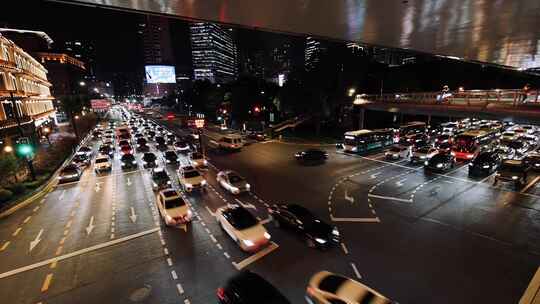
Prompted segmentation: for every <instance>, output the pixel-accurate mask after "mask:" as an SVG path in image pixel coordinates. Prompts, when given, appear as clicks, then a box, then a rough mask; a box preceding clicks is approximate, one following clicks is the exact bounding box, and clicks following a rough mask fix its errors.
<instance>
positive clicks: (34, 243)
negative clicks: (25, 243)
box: [29, 228, 43, 251]
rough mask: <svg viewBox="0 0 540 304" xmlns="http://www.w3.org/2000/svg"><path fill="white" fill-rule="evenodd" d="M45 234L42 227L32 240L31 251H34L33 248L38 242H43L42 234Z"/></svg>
mask: <svg viewBox="0 0 540 304" xmlns="http://www.w3.org/2000/svg"><path fill="white" fill-rule="evenodd" d="M42 234H43V228H41V230H39V232H38V234H37V235H36V238H35V239H34V240H33V241H31V242H30V250H29V251H32V249H34V248H35V247H36V246H37V245H38V244H39V242H41V235H42Z"/></svg>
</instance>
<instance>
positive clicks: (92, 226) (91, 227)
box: [86, 216, 95, 235]
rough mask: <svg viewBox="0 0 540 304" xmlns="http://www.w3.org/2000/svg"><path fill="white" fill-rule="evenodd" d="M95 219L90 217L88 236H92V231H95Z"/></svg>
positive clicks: (87, 229)
mask: <svg viewBox="0 0 540 304" xmlns="http://www.w3.org/2000/svg"><path fill="white" fill-rule="evenodd" d="M94 227H95V226H94V217H93V216H92V217H90V224H88V227H86V235H90V233H92V230H94Z"/></svg>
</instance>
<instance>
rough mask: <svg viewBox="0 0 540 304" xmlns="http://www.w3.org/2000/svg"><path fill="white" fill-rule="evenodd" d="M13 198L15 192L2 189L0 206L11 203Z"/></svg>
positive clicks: (0, 190)
mask: <svg viewBox="0 0 540 304" xmlns="http://www.w3.org/2000/svg"><path fill="white" fill-rule="evenodd" d="M12 197H13V192H11V191H9V190H7V189H0V204H2V203H5V202H7V201H9V200H10V199H11V198H12Z"/></svg>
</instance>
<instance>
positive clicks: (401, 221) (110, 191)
mask: <svg viewBox="0 0 540 304" xmlns="http://www.w3.org/2000/svg"><path fill="white" fill-rule="evenodd" d="M169 125H170V124H169ZM173 129H174V130H175V131H176V132H181V130H180V129H179V128H173ZM208 135H209V136H210V137H214V136H215V133H214V132H208ZM93 145H94V147H95V149H97V145H98V144H97V143H93ZM307 147H308V146H304V145H299V144H290V143H282V142H277V141H268V142H262V143H254V144H251V145H248V146H245V147H244V148H243V150H242V151H241V152H238V153H222V152H220V151H217V150H213V149H209V150H208V152H209V153H208V154H209V162H210V165H209V167H208V168H207V170H204V171H203V174H204V176H205V177H206V179H207V181H208V183H209V187H208V190H207V191H206V192H203V193H200V194H199V193H193V194H191V193H189V194H185V195H186V197H187V198H188V200H189V202H190V205H191V208H192V210H193V211H194V213H195V217H194V220H193V222H192V223H191V224H189V225H188V226H187V227H185V229H182V228H169V227H166V226H165V225H164V224H163V221H161V219H160V218H159V214H158V213H157V209H156V205H155V202H154V200H155V197H154V193H153V191H152V189H151V184H150V183H151V180H150V176H149V173H148V171H147V170H144V169H142V163H141V160H140V156H137V158H138V162H139V169H137V170H131V171H123V170H122V169H121V168H120V163H119V160H118V157H116V158H115V161H114V164H113V170H112V172H111V173H105V174H102V175H96V174H95V173H94V171H93V168H88V169H87V170H86V171H85V173H84V175H83V178H82V179H81V181H79V182H76V183H70V184H65V185H59V186H57V187H55V188H54V189H53V190H52V191H51V192H50V193H48V194H47V195H46V196H45V197H44V198H43V199H40V200H38V201H36V202H34V203H33V204H31V205H29V206H28V207H27V208H25V209H23V210H20V211H18V212H17V213H15V214H13V215H11V216H9V217H8V218H5V219H2V220H1V221H0V259H1V261H2V262H1V263H0V294H1V295H2V301H7V302H6V303H40V302H41V303H74V302H77V303H95V302H96V301H100V302H103V303H113V302H114V303H132V302H138V303H201V304H203V303H215V302H216V297H215V290H216V288H217V287H220V286H222V284H223V283H224V282H225V281H226V280H227V278H228V277H230V276H231V275H233V274H234V273H235V272H237V271H238V269H250V270H252V271H254V272H257V273H259V274H261V275H262V276H263V277H265V278H266V279H268V280H269V281H270V282H271V283H273V284H274V285H275V286H276V287H278V289H280V290H281V291H282V292H283V293H284V294H285V295H286V296H287V297H288V298H289V299H290V300H291V302H292V303H303V302H305V301H304V291H305V286H306V283H307V280H308V279H309V277H310V276H311V275H312V274H313V273H315V272H317V271H319V270H323V269H325V270H329V271H333V272H337V273H341V274H344V275H347V276H350V277H352V278H355V279H357V280H359V281H361V282H363V283H365V284H367V285H369V286H371V287H372V288H374V289H377V290H378V291H380V292H381V293H383V294H385V295H386V296H387V297H390V298H392V299H395V300H396V301H398V302H399V303H517V302H518V301H519V298H520V297H521V295H522V294H523V292H524V291H525V289H526V288H527V285H528V284H529V281H530V280H531V278H532V276H533V274H534V273H535V272H536V270H537V268H538V265H539V264H540V213H539V211H540V188H537V187H536V184H531V185H530V186H529V187H527V188H526V189H525V191H522V192H515V191H513V190H512V189H510V188H508V187H505V186H504V185H497V186H496V187H493V186H492V178H493V177H488V178H486V179H481V180H474V179H470V178H468V177H467V168H466V166H463V165H461V166H458V167H456V168H455V169H454V170H453V171H450V172H448V173H446V174H425V173H424V171H423V169H422V167H421V166H420V165H411V164H409V163H408V162H407V161H397V162H387V161H385V160H384V158H383V155H382V154H376V155H370V156H365V157H361V156H354V155H345V154H341V153H339V151H336V150H335V148H334V147H331V146H328V147H325V146H322V148H323V149H326V150H328V152H329V153H330V157H329V160H328V162H327V163H326V164H324V165H320V166H300V165H298V164H297V163H296V162H295V160H294V159H293V157H292V156H293V154H294V153H295V152H297V151H299V150H301V149H305V148H307ZM158 153H159V152H158ZM184 161H185V159H184ZM162 165H164V164H163V163H162ZM175 169H176V168H175V167H173V166H168V167H167V170H168V172H169V175H170V176H171V177H174V178H173V180H174V181H175V183H174V186H175V187H178V185H177V183H176V180H177V179H176V174H175ZM223 169H233V170H236V171H237V172H239V173H240V174H241V175H243V176H245V177H246V178H247V179H248V181H249V182H250V184H251V185H252V192H250V193H246V194H242V195H240V196H232V195H231V194H229V193H228V192H226V191H224V190H223V189H221V188H220V187H219V186H218V184H217V183H216V180H215V176H216V173H217V171H218V170H223ZM531 180H532V179H531ZM293 202H294V203H298V204H302V205H304V206H306V207H308V208H309V209H311V210H313V211H314V212H315V213H316V214H317V215H319V216H320V217H322V218H324V219H326V220H327V221H328V222H333V224H335V225H337V226H338V227H339V230H340V232H341V235H342V240H343V243H342V244H341V245H340V246H336V247H335V248H331V249H329V250H325V251H319V250H316V249H311V248H308V247H307V246H306V245H305V244H304V242H303V241H302V240H301V239H300V238H299V237H298V236H295V235H294V234H291V233H289V232H287V231H282V230H279V229H277V228H275V227H274V226H273V225H272V222H269V221H268V220H267V219H268V214H267V211H266V206H267V205H268V204H273V203H293ZM228 203H235V204H242V205H244V206H245V207H247V208H248V209H249V210H250V211H252V212H253V213H254V214H255V215H256V216H258V217H259V218H260V219H261V221H263V222H264V223H266V224H265V225H266V227H267V229H268V231H269V232H270V234H271V235H272V241H273V243H272V245H271V246H270V247H268V248H266V249H263V250H262V251H261V252H258V253H255V254H246V253H243V252H242V251H241V250H240V249H239V248H238V246H237V245H236V244H235V243H234V242H233V241H232V240H231V239H230V238H229V237H228V236H227V235H225V234H224V233H223V232H222V230H221V229H220V228H219V226H218V224H217V222H216V220H215V218H214V217H213V213H214V212H215V210H216V209H217V208H219V207H221V206H224V205H226V204H228Z"/></svg>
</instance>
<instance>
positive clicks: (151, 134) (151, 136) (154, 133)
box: [146, 131, 156, 140]
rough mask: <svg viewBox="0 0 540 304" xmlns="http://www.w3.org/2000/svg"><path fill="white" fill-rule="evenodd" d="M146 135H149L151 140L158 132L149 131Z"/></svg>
mask: <svg viewBox="0 0 540 304" xmlns="http://www.w3.org/2000/svg"><path fill="white" fill-rule="evenodd" d="M146 135H148V139H149V140H154V137H155V136H156V132H155V131H148V132H147V133H146Z"/></svg>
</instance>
